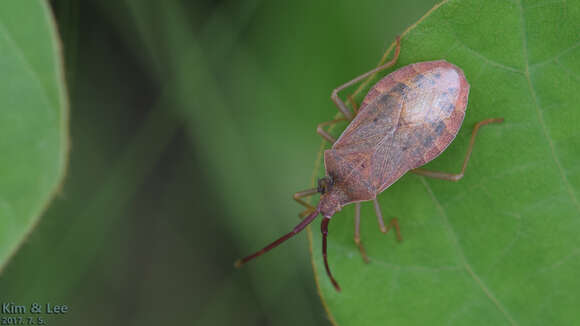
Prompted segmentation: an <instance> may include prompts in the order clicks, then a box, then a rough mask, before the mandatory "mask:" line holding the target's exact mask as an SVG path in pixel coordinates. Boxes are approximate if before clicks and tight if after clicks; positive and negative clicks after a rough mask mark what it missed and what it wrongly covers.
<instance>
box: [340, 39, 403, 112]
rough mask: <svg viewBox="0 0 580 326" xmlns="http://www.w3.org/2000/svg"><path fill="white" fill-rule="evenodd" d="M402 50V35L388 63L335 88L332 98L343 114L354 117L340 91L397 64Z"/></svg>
mask: <svg viewBox="0 0 580 326" xmlns="http://www.w3.org/2000/svg"><path fill="white" fill-rule="evenodd" d="M400 51H401V37H400V36H397V47H396V48H395V56H394V57H393V59H392V60H391V61H389V62H387V63H385V64H384V65H382V66H379V67H377V68H375V69H373V70H371V71H369V72H367V73H364V74H362V75H360V76H358V77H356V78H355V79H353V80H351V81H349V82H347V83H345V84H342V85H340V86H338V87H337V88H335V89H334V90H333V91H332V94H331V95H330V98H331V99H332V101H333V102H334V104H336V106H337V107H338V109H339V110H340V112H342V114H344V116H345V117H346V118H347V119H348V120H351V119H352V113H351V112H350V110H349V109H348V108H347V107H346V105H345V104H344V102H343V101H342V100H341V99H340V97H338V93H339V92H340V91H342V90H343V89H345V88H347V87H350V86H352V85H354V84H356V83H358V82H360V81H361V80H363V79H365V78H367V77H368V76H370V75H372V74H374V73H376V72H379V71H381V70H383V69H387V68H389V67H391V66H392V65H394V64H395V62H397V59H398V58H399V52H400Z"/></svg>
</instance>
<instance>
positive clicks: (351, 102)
mask: <svg viewBox="0 0 580 326" xmlns="http://www.w3.org/2000/svg"><path fill="white" fill-rule="evenodd" d="M346 98H347V99H348V103H350V106H352V110H353V111H354V115H355V116H356V115H357V114H358V104H356V101H355V100H354V98H353V97H352V94H351V95H347V96H346Z"/></svg>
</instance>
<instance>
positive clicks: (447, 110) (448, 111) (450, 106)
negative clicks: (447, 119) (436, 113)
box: [441, 103, 455, 114]
mask: <svg viewBox="0 0 580 326" xmlns="http://www.w3.org/2000/svg"><path fill="white" fill-rule="evenodd" d="M441 110H443V112H445V113H446V114H451V112H453V110H455V105H453V103H446V104H443V107H442V108H441Z"/></svg>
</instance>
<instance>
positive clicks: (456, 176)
mask: <svg viewBox="0 0 580 326" xmlns="http://www.w3.org/2000/svg"><path fill="white" fill-rule="evenodd" d="M501 122H503V118H495V119H487V120H483V121H480V122H478V123H476V124H475V127H474V128H473V132H472V133H471V139H470V140H469V147H467V154H465V159H464V160H463V166H462V167H461V172H459V173H446V172H439V171H429V170H425V169H413V170H411V172H413V173H415V174H418V175H422V176H425V177H430V178H436V179H442V180H449V181H459V180H461V178H463V175H464V173H465V169H466V168H467V163H468V162H469V158H470V157H471V152H472V151H473V144H475V136H477V132H478V131H479V128H480V127H482V126H485V125H486V124H489V123H501Z"/></svg>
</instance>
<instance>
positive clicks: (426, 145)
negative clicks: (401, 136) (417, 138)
mask: <svg viewBox="0 0 580 326" xmlns="http://www.w3.org/2000/svg"><path fill="white" fill-rule="evenodd" d="M431 144H433V137H431V136H427V138H425V141H424V142H423V146H425V147H429V146H431Z"/></svg>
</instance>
